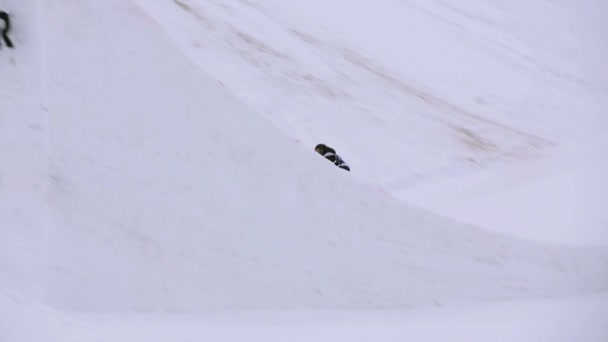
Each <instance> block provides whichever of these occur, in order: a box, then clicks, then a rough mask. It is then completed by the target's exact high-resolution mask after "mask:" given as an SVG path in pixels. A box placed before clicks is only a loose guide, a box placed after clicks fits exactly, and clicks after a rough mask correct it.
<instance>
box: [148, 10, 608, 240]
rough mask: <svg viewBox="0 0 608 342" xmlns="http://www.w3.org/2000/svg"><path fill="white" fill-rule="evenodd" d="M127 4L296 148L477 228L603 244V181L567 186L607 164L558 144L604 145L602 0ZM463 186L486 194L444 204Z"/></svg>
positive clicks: (607, 118)
mask: <svg viewBox="0 0 608 342" xmlns="http://www.w3.org/2000/svg"><path fill="white" fill-rule="evenodd" d="M139 4H140V5H141V6H142V7H143V8H144V9H146V11H147V12H148V13H150V14H151V15H152V16H153V17H154V18H155V19H156V20H157V21H158V23H159V24H160V25H161V26H162V27H163V29H164V30H165V31H166V32H167V33H168V34H169V35H170V36H171V37H172V38H173V40H174V41H176V42H177V43H178V44H179V46H180V47H181V49H182V50H183V51H184V52H185V53H186V55H188V56H189V57H190V59H191V60H192V61H194V62H195V63H196V64H197V65H198V67H199V68H200V69H201V70H204V71H206V72H208V73H210V74H211V75H213V76H214V77H215V78H217V79H219V80H221V81H222V82H223V83H224V84H226V86H227V87H229V88H230V89H231V90H232V91H234V93H235V94H237V95H238V96H239V97H240V98H241V99H243V100H244V101H245V102H247V103H248V104H250V105H251V106H253V107H254V108H256V109H257V110H258V111H259V112H261V113H264V114H265V115H266V116H267V117H269V118H270V119H272V121H273V122H274V123H275V124H276V125H277V126H279V127H281V128H282V129H283V130H284V131H285V132H287V134H289V135H290V136H292V137H294V138H296V139H298V140H300V141H302V142H303V143H304V144H305V145H306V146H314V145H315V144H316V143H318V142H326V143H328V144H329V145H331V146H335V147H336V148H337V149H338V152H339V153H341V154H342V155H343V157H345V159H346V160H347V162H349V164H350V165H351V166H352V168H353V171H354V172H353V175H354V176H355V177H357V178H360V179H363V180H365V181H366V182H368V183H371V184H376V185H379V186H381V187H382V188H383V189H385V190H386V191H388V192H390V193H392V194H395V195H396V196H397V197H399V198H400V199H404V200H406V202H407V203H414V204H415V205H422V206H424V207H425V208H427V209H429V210H431V211H434V212H439V213H442V214H444V215H448V216H450V217H452V218H454V219H457V220H461V221H465V222H469V223H472V224H476V225H483V227H484V228H487V229H493V230H498V231H504V232H507V233H511V234H517V235H519V236H523V237H526V238H534V239H542V240H547V241H570V239H573V240H572V241H576V242H581V243H590V242H592V243H599V244H604V245H608V236H606V235H605V234H604V231H605V230H606V229H605V227H606V220H608V216H607V215H608V214H606V213H604V210H597V209H595V208H596V206H594V205H593V203H602V202H606V201H608V195H606V194H608V192H602V191H601V190H598V191H593V190H590V189H588V187H587V186H586V185H585V184H579V185H576V184H573V183H572V182H571V181H570V180H571V179H572V180H574V181H575V183H580V182H577V181H576V180H580V179H581V178H584V179H586V181H585V182H587V183H588V184H590V185H591V187H594V185H595V184H602V183H603V179H604V178H605V177H603V172H604V169H603V167H602V165H603V164H604V163H608V161H606V160H602V161H601V162H598V161H597V156H601V154H600V153H599V152H598V153H596V156H594V157H593V158H594V159H593V160H591V161H589V162H588V161H587V160H585V159H581V158H579V157H576V156H574V159H572V150H571V149H570V147H568V146H571V145H573V144H574V145H577V146H579V147H580V148H581V149H580V150H578V151H576V153H578V154H585V155H587V154H589V151H593V150H595V149H597V144H596V143H597V140H598V139H597V137H600V136H601V137H604V139H603V142H600V144H605V143H606V142H608V140H606V139H605V137H606V136H607V135H606V132H608V110H607V108H608V83H607V82H608V81H607V80H608V72H607V69H606V68H605V67H604V64H605V60H606V59H608V44H606V43H605V42H607V41H608V33H607V32H608V24H607V22H606V20H605V18H604V17H605V13H607V12H608V3H606V2H605V1H602V0H587V1H583V2H576V4H575V3H574V2H568V1H550V0H539V1H535V2H534V3H530V2H526V1H515V2H513V1H488V0H467V1H459V2H458V3H455V2H453V1H445V0H436V1H411V0H410V1H408V0H399V1H395V0H380V1H376V2H374V3H373V5H372V4H369V3H367V2H364V1H359V2H353V1H347V0H332V1H314V0H313V1H302V0H286V1H284V0H280V1H279V0H269V1H263V2H262V1H247V0H228V1H225V0H221V1H218V0H205V1H202V0H171V1H170V0H151V1H139ZM564 149H565V150H564ZM563 155H565V156H567V157H566V158H563ZM556 156H559V158H557V159H559V163H556V162H555V159H556V158H555V157H556ZM573 163H585V166H576V165H572V164H573ZM581 169H589V171H583V172H582V173H580V172H579V171H580V170H581ZM539 170H542V171H541V172H539ZM556 173H559V174H567V176H555V174H556ZM590 176H594V177H593V178H589V177H590ZM545 177H552V178H554V179H555V178H556V177H557V178H559V180H554V181H547V182H545V181H544V178H545ZM531 183H537V184H531ZM512 187H526V188H530V189H531V190H530V191H525V190H524V191H517V192H516V193H513V191H512V190H511V188H512ZM478 188H483V189H488V188H489V189H492V192H491V195H490V196H475V198H472V199H471V198H467V199H464V202H466V203H461V202H460V199H462V196H461V195H462V193H463V192H465V193H470V192H471V191H475V190H474V189H478ZM600 188H601V187H600ZM514 191H515V190H514ZM503 192H505V193H506V194H505V195H503ZM421 196H422V197H423V198H421ZM454 198H456V200H450V199H454ZM498 198H502V199H501V200H499V199H498ZM527 198H530V200H528V199H527ZM532 198H533V200H532ZM589 201H591V202H592V203H591V205H589V204H590V203H589ZM529 204H535V205H532V206H531V205H529ZM482 208H483V209H482ZM514 208H515V209H514ZM581 208H583V209H582V210H581ZM590 208H594V209H592V210H593V212H592V213H588V210H586V209H590ZM600 209H601V208H600ZM553 213H564V214H563V215H554V214H553ZM590 218H593V219H590Z"/></svg>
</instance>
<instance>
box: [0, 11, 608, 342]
mask: <svg viewBox="0 0 608 342" xmlns="http://www.w3.org/2000/svg"><path fill="white" fill-rule="evenodd" d="M0 5H2V6H4V8H7V10H8V11H10V12H11V13H14V17H15V18H16V20H15V21H16V31H15V33H14V38H15V39H14V40H15V42H16V45H17V49H15V50H10V51H8V50H2V51H0V58H1V60H0V61H1V64H0V65H1V66H2V68H1V69H0V79H2V80H3V82H6V83H8V84H11V85H14V86H11V87H9V88H3V91H2V92H0V100H1V101H2V103H1V106H0V120H1V121H0V139H1V140H0V142H1V144H0V148H1V149H2V153H1V154H0V158H1V159H0V162H1V164H0V167H1V168H0V180H1V183H0V204H1V205H0V215H1V216H0V219H1V220H0V229H1V230H2V236H3V239H1V240H0V289H1V290H2V291H1V292H0V318H2V319H0V337H2V336H3V335H4V336H8V337H7V338H6V340H8V341H22V340H26V339H30V340H33V341H35V340H38V337H40V336H47V334H43V335H41V334H40V331H37V330H35V329H31V331H28V330H27V329H23V327H24V326H30V325H28V324H27V323H26V324H23V323H22V322H24V321H25V322H28V321H29V322H31V326H32V327H40V328H41V329H42V330H41V331H43V332H44V331H47V330H48V329H50V332H49V334H48V335H49V336H51V337H49V338H52V337H54V338H55V339H56V340H62V341H63V340H66V339H67V340H69V339H72V340H82V339H85V338H91V339H94V338H97V337H99V339H102V340H103V339H104V338H106V339H110V340H112V339H111V333H110V335H107V334H108V333H107V331H108V329H107V328H104V327H97V326H96V324H98V323H99V322H100V317H102V316H100V315H101V313H108V314H109V316H108V317H109V319H110V324H111V326H113V327H115V328H116V329H122V327H120V326H118V325H116V322H115V321H114V322H113V321H112V319H116V318H119V317H120V316H117V315H116V314H117V313H123V314H127V315H132V316H129V317H130V318H129V320H127V321H126V322H127V323H125V324H128V325H129V327H124V329H125V334H126V335H124V336H121V337H120V339H123V340H129V339H132V338H133V336H134V335H137V334H139V333H140V332H137V331H130V330H129V329H137V328H134V327H136V326H137V323H136V320H137V319H142V318H145V314H142V311H152V312H163V313H165V314H168V315H169V316H170V317H173V318H184V317H196V316H180V315H177V314H176V313H184V312H190V313H199V314H201V313H205V312H207V310H210V309H223V310H228V311H227V312H229V313H230V312H233V313H234V312H237V310H245V309H259V310H279V309H283V310H284V309H299V310H301V309H321V308H323V309H346V308H350V309H352V308H358V309H372V308H405V307H414V306H442V305H445V304H446V303H456V302H465V301H485V300H490V299H494V300H495V299H513V298H532V297H548V296H558V295H567V294H580V293H595V292H598V291H604V290H606V289H607V288H608V251H607V250H606V249H603V248H596V247H570V246H566V245H551V244H543V243H538V242H532V241H527V240H524V239H518V238H514V237H511V236H508V235H500V234H496V233H491V232H489V231H486V230H483V229H479V228H475V227H473V226H469V225H466V224H460V223H457V222H454V221H452V220H450V219H447V218H445V217H441V216H439V215H436V214H432V213H430V212H427V211H425V210H422V209H417V208H415V207H412V206H409V205H404V204H403V203H401V202H399V201H398V200H397V199H395V198H393V197H392V196H391V195H389V194H388V193H386V192H383V191H381V189H378V188H375V187H373V186H369V184H367V183H365V182H362V181H361V180H360V179H357V177H354V176H353V175H352V174H350V173H346V172H343V171H342V170H339V169H337V168H335V167H334V166H333V165H331V164H330V163H327V161H325V160H324V159H322V158H320V157H319V156H318V155H316V154H315V153H314V151H312V149H311V148H310V146H309V144H304V143H302V142H300V140H298V139H294V136H293V135H291V134H289V131H287V132H288V133H285V128H284V127H283V126H281V125H280V124H278V123H279V122H278V121H277V120H276V119H275V118H272V117H270V119H269V117H266V116H265V115H263V114H264V113H260V112H259V111H256V110H255V106H254V108H252V107H250V106H249V104H246V103H244V102H243V101H242V100H241V97H242V95H241V94H239V93H238V92H235V91H234V89H232V90H230V89H229V87H228V86H227V85H225V84H226V83H224V81H223V80H220V81H218V79H217V78H216V77H215V76H214V75H213V74H210V73H206V72H204V71H201V69H200V68H199V67H198V66H197V65H196V64H195V63H193V62H192V60H191V59H190V58H188V57H187V56H186V55H184V53H183V52H182V51H181V50H180V49H179V48H178V45H176V43H175V42H174V39H173V38H172V37H171V36H169V35H165V33H164V32H163V30H162V29H161V25H160V24H159V22H158V21H157V20H156V19H155V18H153V17H151V16H150V15H149V14H148V12H147V11H145V10H143V9H142V8H141V7H139V6H138V5H137V4H135V3H134V2H129V1H124V0H123V1H121V0H106V1H103V2H101V1H76V0H73V1H64V2H61V3H58V2H53V1H45V0H39V1H34V0H31V1H25V2H23V1H8V0H3V2H0ZM178 7H180V6H178ZM181 7H183V6H181ZM4 89H9V90H8V91H4ZM274 95H276V94H274ZM274 95H273V96H274ZM438 113H439V111H438ZM266 114H267V113H266ZM437 115H439V114H437ZM294 117H296V116H294ZM492 125H494V124H492ZM423 126H424V124H423V123H422V124H421V126H420V127H423ZM431 126H432V127H434V128H430V129H429V132H438V131H440V130H441V129H440V128H437V127H438V126H436V125H435V124H433V125H431ZM494 126H495V125H494ZM495 127H498V126H495ZM421 129H422V128H421ZM494 129H496V130H497V131H501V132H503V133H504V134H505V135H510V134H516V133H513V132H512V130H511V129H506V130H501V129H499V128H494ZM507 132H511V133H507ZM497 134H498V133H497ZM498 135H499V136H500V135H501V134H498ZM530 139H532V140H533V141H536V138H530ZM532 140H527V138H526V139H524V140H523V141H528V142H529V141H532ZM520 143H521V141H518V142H517V144H520ZM438 146H443V145H441V144H439V145H438ZM446 146H447V145H446ZM522 146H523V145H522ZM58 310H60V311H58ZM593 310H595V309H593ZM277 312H281V311H277ZM135 313H136V314H135ZM82 314H90V315H92V317H93V318H92V321H93V322H94V323H91V326H92V327H89V324H88V323H86V319H84V318H82V319H81V316H79V315H82ZM279 315H280V313H279ZM7 317H8V318H7ZM131 319H133V323H132V324H130V322H131ZM160 319H161V321H164V322H169V320H170V319H169V318H168V317H161V318H160ZM375 319H382V317H380V318H378V317H376V318H375ZM354 321H356V319H355V320H354ZM112 322H113V323H112ZM245 324H247V323H245ZM169 325H170V322H169ZM64 328H65V329H64ZM162 328H163V327H162V325H161V327H160V328H159V329H162ZM191 328H192V327H191ZM112 329H114V328H110V329H109V330H110V331H111V330H112ZM168 329H169V330H170V329H173V328H172V327H171V326H168ZM66 331H67V333H66ZM154 332H161V331H160V330H154V329H152V330H151V331H150V333H151V334H154ZM262 333H264V332H262ZM37 334H39V335H37ZM66 334H67V335H66ZM97 334H99V335H97ZM120 334H122V332H121V333H120ZM169 334H171V333H170V332H169ZM195 335H196V334H195ZM83 336H86V337H83ZM108 336H110V337H108ZM159 336H160V335H159ZM80 337H82V339H81V338H80ZM190 337H191V336H185V337H184V338H183V340H187V339H188V338H190ZM147 338H149V339H153V337H150V335H148V337H147ZM120 339H119V341H120ZM2 340H4V339H2ZM114 340H117V339H114Z"/></svg>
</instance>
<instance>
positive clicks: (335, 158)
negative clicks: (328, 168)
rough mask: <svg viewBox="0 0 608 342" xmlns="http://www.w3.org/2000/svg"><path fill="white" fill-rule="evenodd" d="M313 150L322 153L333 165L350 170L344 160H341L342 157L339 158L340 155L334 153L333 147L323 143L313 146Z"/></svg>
mask: <svg viewBox="0 0 608 342" xmlns="http://www.w3.org/2000/svg"><path fill="white" fill-rule="evenodd" d="M315 151H317V153H318V154H320V155H322V156H323V157H325V158H326V159H328V160H329V161H331V162H332V163H334V165H336V166H337V167H339V168H341V169H343V170H346V171H349V172H350V167H348V165H347V164H346V163H345V162H344V160H342V158H340V156H339V155H337V154H336V150H334V149H333V148H331V147H329V146H327V145H325V144H319V145H317V146H315Z"/></svg>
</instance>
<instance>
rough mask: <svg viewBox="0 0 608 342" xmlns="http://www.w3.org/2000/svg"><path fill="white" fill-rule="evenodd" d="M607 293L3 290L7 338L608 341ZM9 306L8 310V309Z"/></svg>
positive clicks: (68, 341)
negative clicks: (374, 295) (47, 294)
mask: <svg viewBox="0 0 608 342" xmlns="http://www.w3.org/2000/svg"><path fill="white" fill-rule="evenodd" d="M606 306H608V298H606V295H601V296H589V297H577V298H564V299H551V300H526V301H511V302H493V303H483V304H468V305H463V306H456V307H454V306H451V307H445V308H441V307H431V308H424V309H417V310H397V311H391V310H365V311H350V310H329V311H310V310H297V311H286V312H279V313H277V312H272V311H253V312H252V311H229V312H205V313H200V314H195V315H175V314H168V313H165V314H129V313H124V314H111V315H95V314H66V313H63V312H59V311H56V310H52V309H49V308H45V307H41V306H39V305H36V304H34V303H30V302H28V301H27V300H24V298H21V297H19V296H17V295H15V294H11V293H6V294H1V295H0V327H1V329H0V339H2V341H20V342H23V341H46V342H72V341H74V342H88V341H95V342H100V341H104V342H105V341H111V342H123V341H124V342H127V341H148V342H155V341H168V340H170V341H180V342H181V341H184V342H186V341H198V340H213V341H227V342H228V341H243V340H248V341H285V340H288V341H335V340H348V341H362V342H363V341H374V340H382V341H404V340H416V341H424V342H433V341H446V340H449V341H462V342H465V341H467V342H484V341H490V340H491V341H499V342H512V341H518V342H536V341H552V342H574V341H586V342H604V341H605V340H606V336H607V335H608V328H606V327H607V325H606V323H608V322H607V316H606V315H605V314H603V313H605V311H606ZM2 309H10V310H11V311H8V310H6V311H3V310H2Z"/></svg>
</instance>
